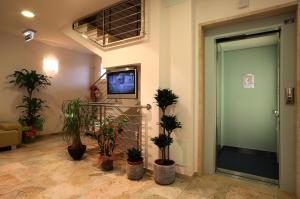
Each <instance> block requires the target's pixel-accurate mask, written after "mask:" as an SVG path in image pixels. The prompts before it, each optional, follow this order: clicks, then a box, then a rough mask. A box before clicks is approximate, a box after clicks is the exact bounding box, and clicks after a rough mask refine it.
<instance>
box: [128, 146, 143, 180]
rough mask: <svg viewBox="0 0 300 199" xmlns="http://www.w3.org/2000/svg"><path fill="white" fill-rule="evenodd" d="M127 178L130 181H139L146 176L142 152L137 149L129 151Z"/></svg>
mask: <svg viewBox="0 0 300 199" xmlns="http://www.w3.org/2000/svg"><path fill="white" fill-rule="evenodd" d="M126 173H127V177H128V179H130V180H139V179H141V178H142V177H143V175H144V161H143V157H142V152H141V150H139V149H137V148H134V147H133V148H130V149H127V166H126Z"/></svg>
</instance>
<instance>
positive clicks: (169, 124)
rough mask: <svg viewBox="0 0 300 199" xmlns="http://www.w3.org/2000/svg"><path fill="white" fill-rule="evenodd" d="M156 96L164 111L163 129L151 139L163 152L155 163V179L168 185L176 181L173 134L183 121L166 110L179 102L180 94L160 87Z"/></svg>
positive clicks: (162, 118)
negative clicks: (172, 146)
mask: <svg viewBox="0 0 300 199" xmlns="http://www.w3.org/2000/svg"><path fill="white" fill-rule="evenodd" d="M154 98H155V100H156V104H157V106H158V107H159V108H160V109H161V111H162V117H161V119H160V123H159V125H160V126H161V127H162V129H163V131H162V132H161V133H160V134H159V135H158V136H157V137H154V138H152V139H151V140H152V141H153V142H154V144H155V145H156V146H157V147H158V148H159V150H160V153H161V158H160V159H157V160H155V162H154V164H153V166H154V180H155V182H156V183H158V184H162V185H168V184H172V183H173V182H174V181H175V161H173V160H171V159H170V145H171V144H172V143H173V138H172V137H171V135H172V132H173V131H174V130H175V129H177V128H181V123H180V122H179V121H178V120H177V118H176V116H175V115H172V114H169V115H167V114H166V111H167V108H168V107H169V106H171V105H173V104H176V103H177V99H178V96H177V95H175V94H174V93H173V92H172V90H169V89H158V90H157V93H156V94H155V97H154Z"/></svg>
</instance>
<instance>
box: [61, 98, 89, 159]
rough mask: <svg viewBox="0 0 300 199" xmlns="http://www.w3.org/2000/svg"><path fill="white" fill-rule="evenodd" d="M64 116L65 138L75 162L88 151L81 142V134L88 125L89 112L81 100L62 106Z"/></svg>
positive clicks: (67, 102)
mask: <svg viewBox="0 0 300 199" xmlns="http://www.w3.org/2000/svg"><path fill="white" fill-rule="evenodd" d="M62 112H63V114H64V123H63V138H64V140H65V141H66V142H67V143H70V144H71V145H70V146H68V152H69V154H70V156H71V157H72V158H73V159H74V160H80V159H81V158H82V156H83V154H84V152H85V150H86V145H83V144H82V142H81V134H82V132H83V130H84V129H85V128H86V126H87V125H88V117H87V112H86V110H85V109H84V106H82V101H81V100H80V99H74V100H71V101H66V102H65V103H64V104H63V106H62Z"/></svg>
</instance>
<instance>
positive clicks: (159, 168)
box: [153, 160, 176, 185]
mask: <svg viewBox="0 0 300 199" xmlns="http://www.w3.org/2000/svg"><path fill="white" fill-rule="evenodd" d="M159 162H161V160H156V161H155V162H154V163H153V172H154V180H155V182H156V183H157V184H160V185H169V184H172V183H174V182H175V177H176V170H175V162H174V161H171V162H170V164H168V165H162V164H159Z"/></svg>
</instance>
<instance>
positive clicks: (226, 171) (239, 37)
mask: <svg viewBox="0 0 300 199" xmlns="http://www.w3.org/2000/svg"><path fill="white" fill-rule="evenodd" d="M280 32H281V30H280V28H277V29H276V28H275V29H274V30H270V31H266V32H257V33H253V34H247V32H245V33H243V34H241V35H235V36H234V37H225V38H218V39H216V41H215V48H216V54H217V58H216V59H217V61H216V64H217V65H218V63H219V60H218V58H219V56H218V43H223V42H231V41H239V40H240V41H241V40H243V39H250V38H257V37H265V36H269V35H272V34H273V35H274V34H276V35H277V37H278V43H277V44H276V45H277V46H278V47H277V60H276V63H277V65H276V67H275V68H276V73H275V74H276V78H275V79H276V88H275V89H276V91H275V92H276V97H275V98H276V99H275V100H276V107H275V108H276V110H280V50H279V49H280ZM255 47H256V46H253V48H255ZM251 48H252V47H251ZM218 70H220V68H219V67H218V66H216V72H217V73H218ZM217 81H219V80H218V78H217ZM217 92H218V83H217ZM219 97H221V96H219V95H218V94H217V102H218V100H219ZM217 106H218V105H217ZM273 110H274V109H273ZM216 115H217V117H216V120H217V123H218V109H217V112H216ZM219 117H220V116H219ZM273 117H276V127H274V128H275V129H276V130H275V133H276V134H274V136H276V145H277V150H276V154H277V158H278V161H279V156H278V155H279V153H280V149H279V143H280V136H279V134H280V133H279V131H280V130H279V129H280V118H278V117H277V116H275V115H273ZM278 127H279V129H278ZM217 129H218V127H216V130H217ZM217 138H218V133H217V132H216V158H217V156H218V155H217V154H218V152H217V151H218V149H217V148H218V144H220V143H218V141H217ZM215 171H216V172H217V173H224V174H229V175H233V176H235V177H242V178H247V179H251V180H258V181H261V182H265V183H270V184H274V185H278V184H279V180H276V179H270V178H266V177H263V176H258V175H253V174H250V173H245V172H240V171H236V170H229V169H224V168H221V167H217V165H216V164H215ZM278 172H279V171H278Z"/></svg>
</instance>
